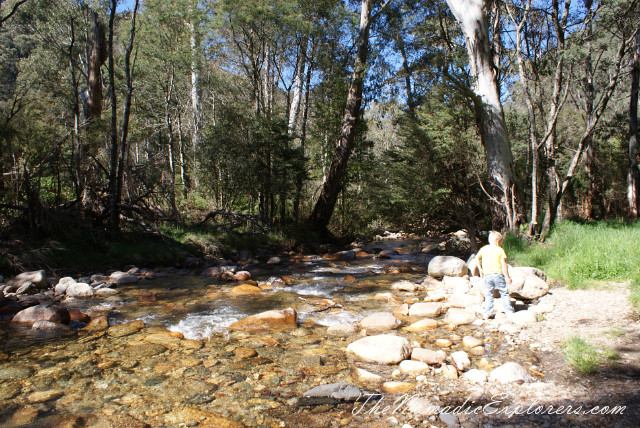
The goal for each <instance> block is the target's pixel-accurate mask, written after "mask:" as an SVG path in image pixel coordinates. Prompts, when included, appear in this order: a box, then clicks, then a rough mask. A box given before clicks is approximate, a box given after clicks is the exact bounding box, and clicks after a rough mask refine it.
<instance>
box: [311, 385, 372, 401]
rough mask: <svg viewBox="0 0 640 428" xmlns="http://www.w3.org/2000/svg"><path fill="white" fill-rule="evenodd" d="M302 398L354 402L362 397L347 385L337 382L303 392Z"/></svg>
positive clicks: (357, 390)
mask: <svg viewBox="0 0 640 428" xmlns="http://www.w3.org/2000/svg"><path fill="white" fill-rule="evenodd" d="M302 396H303V397H304V398H305V399H309V398H311V399H322V398H330V399H334V400H341V401H356V400H357V399H358V398H360V397H361V396H362V391H361V390H360V388H358V387H355V386H353V385H351V384H349V383H345V382H338V383H330V384H326V385H319V386H316V387H314V388H311V389H309V390H308V391H305V392H304V393H303V394H302Z"/></svg>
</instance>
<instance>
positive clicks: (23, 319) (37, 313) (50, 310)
mask: <svg viewBox="0 0 640 428" xmlns="http://www.w3.org/2000/svg"><path fill="white" fill-rule="evenodd" d="M69 320H70V316H69V311H68V310H67V309H66V308H63V307H62V306H47V305H36V306H31V307H29V308H27V309H23V310H21V311H20V312H18V313H17V314H16V315H15V316H14V317H13V319H12V320H11V322H12V323H15V324H33V323H34V322H36V321H51V322H57V323H63V324H68V323H69Z"/></svg>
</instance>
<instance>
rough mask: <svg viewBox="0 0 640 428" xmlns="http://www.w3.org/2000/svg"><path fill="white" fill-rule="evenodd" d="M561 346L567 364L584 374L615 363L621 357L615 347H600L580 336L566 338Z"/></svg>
mask: <svg viewBox="0 0 640 428" xmlns="http://www.w3.org/2000/svg"><path fill="white" fill-rule="evenodd" d="M561 347H562V356H563V357H564V360H565V361H566V362H567V364H569V365H570V366H572V367H573V368H574V369H576V371H577V372H579V373H581V374H583V375H588V374H593V373H595V372H596V371H598V368H599V367H600V366H608V365H611V364H615V362H616V361H618V360H619V359H620V358H621V357H620V354H619V353H618V352H616V351H614V350H613V349H609V348H606V347H602V348H600V349H598V348H596V347H595V346H593V345H592V344H590V343H589V342H587V341H586V340H584V339H582V338H581V337H579V336H572V337H570V338H569V339H567V340H565V341H564V342H563V343H562V345H561Z"/></svg>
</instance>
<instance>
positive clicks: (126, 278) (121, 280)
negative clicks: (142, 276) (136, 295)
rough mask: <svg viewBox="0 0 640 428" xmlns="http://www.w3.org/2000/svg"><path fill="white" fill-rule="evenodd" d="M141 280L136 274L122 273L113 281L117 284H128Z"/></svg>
mask: <svg viewBox="0 0 640 428" xmlns="http://www.w3.org/2000/svg"><path fill="white" fill-rule="evenodd" d="M138 281H139V279H138V277H137V276H135V275H129V274H126V275H122V276H119V277H118V278H116V279H115V280H112V281H111V282H112V283H113V284H116V285H127V284H135V283H137V282H138Z"/></svg>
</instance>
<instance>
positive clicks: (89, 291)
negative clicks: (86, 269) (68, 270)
mask: <svg viewBox="0 0 640 428" xmlns="http://www.w3.org/2000/svg"><path fill="white" fill-rule="evenodd" d="M94 294H95V291H94V290H93V288H91V286H90V285H89V284H86V283H84V282H75V283H73V284H69V285H68V286H67V289H66V291H65V295H66V296H67V297H73V298H82V297H91V296H93V295H94Z"/></svg>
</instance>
